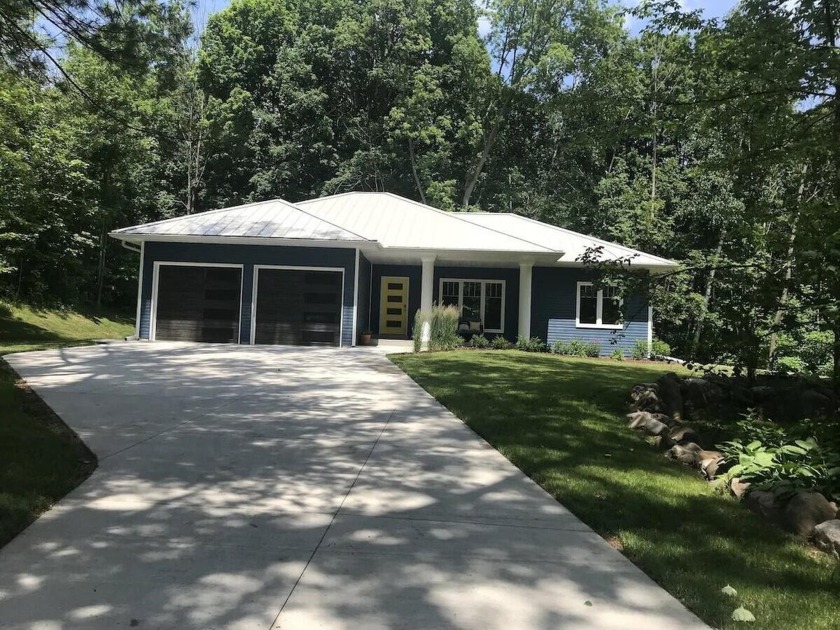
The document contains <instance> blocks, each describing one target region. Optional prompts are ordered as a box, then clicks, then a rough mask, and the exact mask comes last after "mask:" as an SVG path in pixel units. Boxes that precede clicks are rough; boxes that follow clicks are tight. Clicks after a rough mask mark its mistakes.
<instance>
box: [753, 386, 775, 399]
mask: <svg viewBox="0 0 840 630" xmlns="http://www.w3.org/2000/svg"><path fill="white" fill-rule="evenodd" d="M750 394H751V395H752V399H753V400H754V401H755V402H758V403H760V402H764V401H765V400H767V399H768V398H770V397H771V396H772V395H773V388H772V387H770V386H769V385H756V386H755V387H751V388H750Z"/></svg>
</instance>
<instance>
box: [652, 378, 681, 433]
mask: <svg viewBox="0 0 840 630" xmlns="http://www.w3.org/2000/svg"><path fill="white" fill-rule="evenodd" d="M656 384H657V385H658V386H659V400H660V402H661V407H662V408H661V411H662V412H663V413H665V414H666V415H668V416H671V417H672V418H673V419H674V420H676V421H677V422H681V421H682V420H683V417H684V415H685V414H684V411H683V397H682V381H681V380H680V377H679V376H677V375H676V374H674V373H673V372H668V373H667V374H664V375H662V376H660V377H659V380H657V381H656Z"/></svg>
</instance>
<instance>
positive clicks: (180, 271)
mask: <svg viewBox="0 0 840 630" xmlns="http://www.w3.org/2000/svg"><path fill="white" fill-rule="evenodd" d="M241 291H242V270H241V269H239V268H232V267H193V266H181V265H161V266H160V268H159V271H158V294H157V318H156V326H155V327H156V332H155V337H156V338H157V339H161V340H167V341H204V342H209V343H236V342H237V341H239V309H240V300H241V298H240V296H241Z"/></svg>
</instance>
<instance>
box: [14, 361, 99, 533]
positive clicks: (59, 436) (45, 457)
mask: <svg viewBox="0 0 840 630" xmlns="http://www.w3.org/2000/svg"><path fill="white" fill-rule="evenodd" d="M0 462H2V463H0V547H2V546H3V545H5V544H6V543H7V542H9V541H10V540H11V539H12V538H14V537H15V536H16V535H17V534H18V533H19V532H20V531H22V530H23V529H24V528H25V527H26V526H27V525H29V524H30V523H31V522H32V521H34V520H35V519H36V518H37V517H38V516H39V515H40V514H41V513H42V512H45V511H46V510H48V509H49V508H50V506H52V505H53V504H54V503H55V502H56V501H58V500H59V499H60V498H61V497H63V496H64V495H65V494H67V493H68V492H70V490H72V489H73V488H75V487H76V486H78V485H79V484H80V483H81V482H82V481H84V480H85V479H86V478H87V477H88V475H90V473H91V472H92V471H93V469H94V468H96V457H95V456H94V455H93V454H92V453H91V452H90V451H89V450H88V449H87V447H85V446H84V444H82V442H81V441H80V440H79V439H78V438H77V437H76V435H75V434H74V433H73V432H72V431H70V430H69V429H68V428H67V427H66V426H65V425H64V423H63V422H61V420H59V419H58V417H57V416H56V415H55V414H54V413H53V412H52V411H51V410H50V409H49V407H47V406H46V405H45V404H44V403H43V402H42V401H41V399H40V398H38V397H37V396H36V395H35V394H34V393H32V391H31V390H29V388H27V387H26V385H25V384H23V383H22V382H21V381H19V380H18V379H17V376H16V375H15V373H14V372H13V371H12V370H11V369H10V368H9V367H8V366H6V365H5V364H4V363H3V362H2V359H0Z"/></svg>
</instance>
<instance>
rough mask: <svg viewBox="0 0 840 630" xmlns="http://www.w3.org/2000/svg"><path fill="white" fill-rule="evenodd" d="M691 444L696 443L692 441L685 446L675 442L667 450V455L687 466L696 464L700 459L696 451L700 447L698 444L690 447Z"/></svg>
mask: <svg viewBox="0 0 840 630" xmlns="http://www.w3.org/2000/svg"><path fill="white" fill-rule="evenodd" d="M693 446H697V445H696V444H693V443H689V444H686V445H685V446H680V445H679V444H676V445H674V446H672V447H671V449H670V450H669V451H668V452H667V456H668V457H670V458H671V459H675V460H677V461H678V462H680V463H683V464H687V465H689V466H696V465H697V464H698V463H699V461H700V459H699V457H698V451H700V450H702V449H701V448H700V447H699V446H697V448H696V449H694V448H691V447H693Z"/></svg>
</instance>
